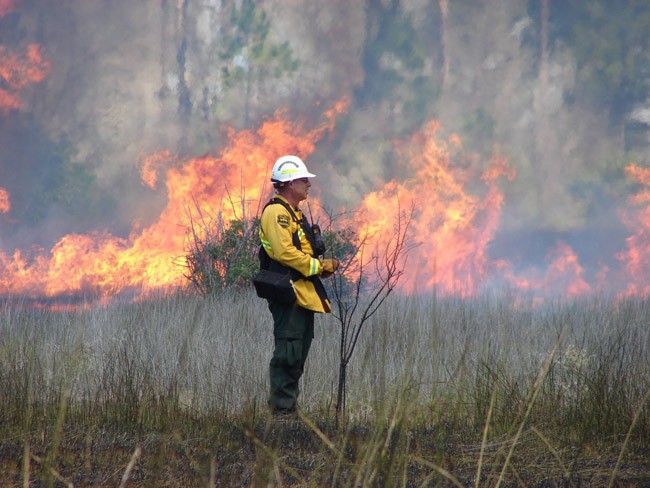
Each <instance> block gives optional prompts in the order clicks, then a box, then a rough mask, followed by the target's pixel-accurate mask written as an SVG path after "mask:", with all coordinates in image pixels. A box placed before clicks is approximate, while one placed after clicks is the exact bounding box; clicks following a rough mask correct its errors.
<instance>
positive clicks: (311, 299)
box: [260, 195, 332, 313]
mask: <svg viewBox="0 0 650 488" xmlns="http://www.w3.org/2000/svg"><path fill="white" fill-rule="evenodd" d="M275 198H280V199H282V200H284V201H285V202H286V201H287V200H286V198H284V197H282V196H280V195H276V196H275ZM287 203H288V202H287ZM294 213H295V214H296V218H298V219H301V218H302V211H301V210H300V209H299V208H298V209H294ZM295 232H298V238H299V239H300V246H301V247H302V250H299V249H298V248H297V247H296V246H295V245H294V244H293V234H294V233H295ZM260 240H261V241H262V245H263V246H264V249H265V250H266V252H267V253H268V255H269V257H270V258H271V259H273V260H274V261H277V262H279V263H280V264H282V265H284V266H288V267H290V268H293V269H295V270H297V271H299V272H300V273H301V274H303V275H304V276H314V275H319V274H320V272H321V265H320V261H319V260H318V259H317V258H314V257H312V254H313V249H312V247H311V244H310V242H309V240H308V239H307V236H306V235H305V233H304V231H303V230H302V229H301V228H300V224H298V222H295V221H294V220H293V218H292V217H291V214H290V213H289V211H288V210H287V209H286V208H284V206H282V205H268V206H267V207H266V208H265V209H264V211H263V212H262V217H261V219H260ZM294 288H295V290H296V297H297V303H298V305H300V306H301V307H303V308H306V309H308V310H313V311H314V312H321V313H329V312H331V311H332V309H331V306H330V303H329V300H321V298H320V296H319V295H318V293H317V292H316V288H315V287H314V284H313V283H312V282H311V281H308V280H304V279H300V280H296V281H294Z"/></svg>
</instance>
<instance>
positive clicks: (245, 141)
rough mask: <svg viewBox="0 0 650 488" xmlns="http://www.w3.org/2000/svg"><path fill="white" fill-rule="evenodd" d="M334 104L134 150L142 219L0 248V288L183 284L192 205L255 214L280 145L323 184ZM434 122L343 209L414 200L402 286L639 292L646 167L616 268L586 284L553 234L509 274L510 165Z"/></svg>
mask: <svg viewBox="0 0 650 488" xmlns="http://www.w3.org/2000/svg"><path fill="white" fill-rule="evenodd" d="M345 109H346V103H345V102H341V103H339V104H338V105H337V106H335V107H334V108H333V109H332V110H330V111H329V112H327V113H326V114H325V115H324V116H323V122H322V123H321V124H320V125H318V126H316V127H315V128H313V129H311V130H308V129H305V128H304V126H303V124H301V123H295V122H290V117H289V114H287V113H286V112H283V111H279V112H277V113H276V114H275V115H274V117H272V118H270V119H269V120H267V121H265V122H264V123H262V124H261V125H260V126H259V128H258V129H257V130H255V131H252V130H243V131H239V132H236V131H232V130H231V131H230V134H229V141H230V142H229V144H228V145H227V147H225V148H224V149H223V150H222V151H221V152H220V153H219V154H218V155H206V156H203V157H199V158H194V159H190V160H186V161H182V160H179V159H178V158H175V157H174V156H173V155H172V154H171V153H170V152H169V151H162V152H160V153H157V154H153V155H151V156H149V157H147V158H145V160H144V161H143V162H142V164H141V175H142V184H143V185H145V186H148V187H150V188H156V187H157V185H159V184H162V183H161V182H162V181H164V185H165V188H166V193H167V205H166V207H165V208H164V210H163V211H162V213H161V214H160V218H159V219H158V221H157V222H155V223H154V224H152V225H150V226H149V227H146V228H143V229H138V228H137V226H135V225H134V230H133V231H132V233H131V235H130V236H129V237H128V238H119V237H115V236H113V235H111V234H110V232H109V231H108V230H102V231H97V232H95V233H92V234H88V235H78V234H77V235H66V236H63V237H62V238H60V240H59V241H58V242H57V243H56V245H55V246H54V247H53V248H52V249H50V250H49V251H46V250H40V251H33V250H31V251H29V252H25V251H23V250H15V251H14V252H13V253H11V254H7V253H5V252H2V253H0V269H1V270H2V272H1V274H0V294H2V295H12V296H27V297H32V298H38V297H50V298H65V297H85V298H86V299H88V300H96V299H108V298H110V297H113V296H116V295H120V294H124V293H130V294H133V295H135V296H140V295H141V294H143V293H147V292H150V291H154V290H164V289H169V288H170V287H179V286H184V285H185V284H186V282H187V280H186V278H185V277H184V275H183V272H184V264H185V261H184V259H185V258H184V250H185V249H186V245H187V238H188V231H189V229H190V215H191V214H192V212H193V211H198V212H205V213H206V214H209V213H211V214H212V215H214V213H215V212H219V213H220V214H221V215H222V217H223V218H224V221H226V222H227V221H229V220H230V219H231V218H241V217H245V216H246V215H247V214H248V216H251V215H255V214H256V213H257V212H259V209H260V202H261V201H264V200H265V199H266V198H268V197H269V195H270V192H271V189H270V187H269V185H268V184H267V183H265V182H267V181H268V178H269V171H270V166H271V165H272V163H273V161H274V160H275V159H276V158H277V157H279V156H280V155H283V154H298V155H300V156H302V157H303V158H305V159H306V160H307V161H308V162H310V163H311V164H310V167H311V168H313V170H314V171H315V172H316V173H319V177H318V179H317V180H316V182H315V183H318V185H315V187H314V188H315V189H316V188H317V187H318V186H322V185H327V184H328V183H329V182H328V175H327V174H323V173H322V172H319V171H318V163H317V162H315V161H310V159H309V156H310V155H311V154H312V153H313V152H314V150H315V145H316V143H317V142H318V141H319V140H321V139H322V138H323V136H324V135H325V134H327V133H328V132H329V131H330V130H332V129H333V128H334V121H335V118H336V116H337V115H338V114H339V113H341V112H342V111H344V110H345ZM440 132H441V126H440V124H439V123H438V122H437V121H431V122H429V123H428V124H427V125H426V126H425V127H424V128H423V129H422V130H421V131H419V132H417V133H416V134H414V135H413V136H411V137H410V138H408V139H407V140H405V141H401V142H398V143H397V150H398V153H399V155H400V168H399V170H400V171H399V172H400V174H401V175H403V177H401V178H397V179H394V180H391V181H388V182H386V183H385V184H384V185H383V187H382V188H380V189H378V190H377V191H374V192H372V193H370V194H368V195H366V196H365V197H364V198H363V201H362V204H361V207H360V208H359V209H357V211H354V212H352V215H353V218H352V223H353V225H355V226H356V227H357V229H358V230H360V231H363V232H370V233H371V234H372V235H375V236H381V235H391V234H392V233H393V232H394V226H395V219H396V217H397V212H396V211H397V209H400V208H402V209H403V208H407V207H411V208H413V209H414V213H413V218H412V221H411V226H410V235H409V237H410V239H412V240H413V242H416V243H417V244H418V245H417V246H416V247H414V248H413V249H412V250H411V251H410V254H409V256H408V262H407V267H406V269H405V275H404V279H403V280H402V289H403V290H404V291H405V292H408V293H414V292H415V293H418V292H424V293H427V292H431V290H434V289H435V290H437V291H439V292H441V293H444V294H460V295H462V296H472V295H475V294H477V293H480V292H481V291H482V290H484V289H485V287H486V286H490V285H491V284H493V283H502V284H503V283H506V284H508V285H509V286H511V287H514V288H516V289H519V290H524V291H526V292H531V293H533V294H537V295H539V294H545V293H549V292H551V293H562V294H564V295H565V296H580V295H585V294H590V293H593V292H596V291H602V286H603V283H605V282H606V281H607V282H610V283H611V279H606V278H611V277H612V276H615V275H616V278H617V279H618V280H620V279H621V278H624V279H625V281H619V283H620V286H619V290H620V291H621V292H624V293H628V294H642V295H647V294H648V293H649V292H650V281H649V279H648V277H649V276H650V258H649V257H650V240H649V238H648V236H649V235H650V188H649V187H650V169H644V168H640V167H638V166H635V165H630V166H629V168H628V174H629V176H630V177H631V178H633V179H634V180H635V181H636V182H638V183H639V184H640V186H641V191H640V192H639V193H638V194H636V195H635V196H633V197H631V198H630V202H629V203H630V207H629V208H628V210H627V213H626V214H625V215H624V219H625V222H626V223H627V224H628V225H629V227H630V229H632V230H631V232H630V236H629V237H628V238H627V240H626V244H625V246H626V247H625V249H623V250H621V252H620V253H619V254H618V255H617V259H618V261H619V262H620V263H621V269H620V270H618V271H616V273H615V272H614V271H610V270H608V269H601V270H597V273H596V275H597V276H599V277H600V278H599V279H598V282H594V283H589V282H588V281H587V280H586V278H585V271H584V269H583V267H582V266H581V265H580V262H579V259H578V257H577V255H576V253H575V252H574V251H573V250H572V249H571V247H570V246H569V245H568V244H566V243H563V242H558V243H557V245H556V246H555V248H554V249H552V250H551V251H550V253H549V263H548V266H547V268H546V270H545V271H544V270H542V271H540V270H539V269H537V270H536V271H534V272H532V271H530V272H521V273H515V272H514V271H513V269H512V266H511V264H510V263H509V262H508V261H504V260H494V259H491V258H490V255H489V246H490V243H491V242H492V240H493V238H494V236H495V233H496V232H497V231H498V228H499V222H500V215H501V208H502V205H503V203H504V195H503V192H502V190H501V189H500V186H501V185H502V184H506V183H507V182H508V181H510V180H513V179H514V178H516V175H515V172H514V170H513V169H512V168H511V166H510V165H509V164H508V162H507V161H506V160H505V158H503V157H501V156H500V155H499V154H498V153H495V155H494V156H493V157H492V158H491V159H490V160H489V161H487V162H486V163H482V162H481V161H480V160H479V159H478V158H477V157H476V156H474V155H471V154H466V153H465V152H464V150H463V147H462V143H461V141H460V139H459V138H458V137H457V136H454V135H452V136H450V137H448V138H446V139H445V138H443V137H442V136H441V135H440ZM470 188H472V189H473V191H471V192H470V191H469V189H470ZM233 202H237V204H236V205H233ZM315 203H317V202H316V198H313V199H312V205H314V204H315ZM0 210H1V211H3V212H10V201H9V194H8V193H7V192H6V191H5V190H2V191H0Z"/></svg>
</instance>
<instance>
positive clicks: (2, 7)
mask: <svg viewBox="0 0 650 488" xmlns="http://www.w3.org/2000/svg"><path fill="white" fill-rule="evenodd" d="M13 9H14V0H0V18H1V17H4V16H5V15H7V14H8V13H9V12H11V11H12V10H13Z"/></svg>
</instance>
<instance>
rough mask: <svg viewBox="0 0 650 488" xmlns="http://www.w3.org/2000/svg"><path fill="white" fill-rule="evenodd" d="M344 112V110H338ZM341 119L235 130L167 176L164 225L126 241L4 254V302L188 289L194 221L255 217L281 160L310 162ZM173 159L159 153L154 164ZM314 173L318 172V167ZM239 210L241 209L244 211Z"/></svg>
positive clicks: (75, 239) (86, 238) (280, 118)
mask: <svg viewBox="0 0 650 488" xmlns="http://www.w3.org/2000/svg"><path fill="white" fill-rule="evenodd" d="M344 108H346V105H345V104H343V105H341V106H340V109H341V110H342V109H344ZM337 114H338V112H336V111H334V112H331V113H329V114H328V116H327V117H325V119H324V121H323V122H322V124H321V125H319V126H317V127H316V128H314V129H312V130H310V131H305V130H304V129H303V127H302V124H300V123H296V124H292V123H290V122H289V121H288V120H287V119H286V117H284V115H285V114H284V112H278V113H276V114H275V116H274V117H273V118H272V119H269V120H267V121H266V122H264V123H263V124H262V125H261V126H260V127H259V129H258V130H257V131H249V130H243V131H240V132H235V131H234V130H230V131H229V132H230V144H229V145H228V147H226V148H225V149H224V150H223V151H222V152H221V154H220V155H219V156H215V155H205V156H202V157H199V158H194V159H191V160H189V161H187V162H185V163H184V164H183V165H182V166H179V167H172V168H170V169H168V170H167V172H166V183H165V184H166V189H167V199H168V203H167V206H166V208H165V209H164V210H163V212H162V213H161V216H160V219H159V220H158V221H157V222H156V223H154V224H153V225H151V226H150V227H147V228H144V229H142V230H141V231H137V232H136V231H133V232H132V234H131V236H129V238H128V239H123V238H118V237H115V236H112V235H110V234H109V233H108V232H98V233H95V234H91V235H79V234H71V235H66V236H64V237H63V238H61V239H60V240H59V241H58V242H57V243H56V245H55V246H54V247H53V248H52V249H51V250H50V252H49V253H43V252H38V251H36V252H35V253H34V255H33V256H24V255H23V253H22V252H20V251H15V252H14V254H13V255H12V256H8V255H6V254H4V253H0V294H13V295H25V296H30V297H37V296H46V297H57V296H58V297H65V296H79V295H83V296H86V297H90V298H92V297H110V296H114V295H117V294H121V293H126V292H131V293H135V294H139V293H141V292H142V291H152V290H155V289H165V288H168V287H176V286H182V285H184V284H185V283H186V280H185V278H184V277H183V271H184V264H185V258H184V255H183V253H184V250H185V249H186V247H185V244H186V237H187V231H188V227H189V225H190V223H189V213H190V212H191V211H202V212H214V211H215V210H217V211H219V212H221V215H222V217H223V219H224V221H225V222H228V221H229V220H230V219H231V218H233V217H236V216H237V217H241V216H242V213H247V214H248V215H254V214H255V211H256V210H257V208H259V206H260V202H261V200H262V199H265V198H266V197H268V196H269V195H268V190H269V189H268V188H266V185H265V184H264V182H266V181H268V180H269V173H270V168H269V164H272V162H273V161H275V160H276V159H277V158H278V157H279V156H280V155H282V154H288V153H291V154H297V155H299V156H302V157H306V156H308V155H309V154H311V153H312V152H313V151H314V145H315V143H316V142H317V141H318V140H319V139H320V138H322V137H323V135H324V134H325V133H326V132H327V130H328V129H329V128H330V127H331V124H332V121H331V118H332V117H334V116H336V115H337ZM161 154H162V155H163V157H162V159H161ZM167 157H168V154H167V153H160V154H158V155H155V157H154V159H155V160H156V161H162V160H164V159H165V158H167ZM310 167H313V168H314V170H315V171H318V167H317V164H314V163H311V164H310ZM233 202H236V203H239V202H242V203H243V207H244V208H237V207H236V206H234V205H231V203H233Z"/></svg>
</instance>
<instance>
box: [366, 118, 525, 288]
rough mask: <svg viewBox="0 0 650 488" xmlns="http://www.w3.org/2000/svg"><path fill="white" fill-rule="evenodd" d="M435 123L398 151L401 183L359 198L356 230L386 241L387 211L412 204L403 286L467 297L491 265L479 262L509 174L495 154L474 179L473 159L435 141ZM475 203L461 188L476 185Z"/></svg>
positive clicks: (452, 144) (455, 143) (458, 147)
mask: <svg viewBox="0 0 650 488" xmlns="http://www.w3.org/2000/svg"><path fill="white" fill-rule="evenodd" d="M439 130H440V124H439V123H438V122H437V121H432V122H429V123H428V124H427V125H426V126H425V128H424V129H423V130H422V131H420V132H418V133H416V134H415V135H413V136H412V137H411V138H410V139H409V140H408V141H406V142H404V143H400V144H399V145H398V148H399V152H400V156H401V165H400V172H402V173H403V174H404V175H405V177H404V178H403V179H402V181H399V182H398V181H396V180H394V181H391V182H389V183H387V184H386V185H385V186H384V188H383V189H381V190H379V191H377V192H373V193H371V194H369V195H367V196H366V197H365V198H364V201H363V204H362V208H361V213H360V215H361V217H360V220H361V222H362V224H361V227H362V228H364V229H366V230H367V232H368V235H375V234H376V235H382V234H383V235H390V234H391V232H392V227H393V225H394V218H395V215H394V213H393V212H391V211H390V210H391V209H396V208H398V207H400V206H401V207H405V206H408V205H413V206H414V208H415V214H414V217H413V220H412V222H411V230H412V234H411V236H410V237H411V238H412V239H413V240H414V241H416V242H418V243H419V244H420V245H419V246H418V247H416V248H415V249H413V250H412V251H411V253H410V254H409V256H408V263H409V264H408V267H407V268H406V269H405V275H404V280H403V281H402V284H403V285H405V286H413V289H414V290H415V291H419V292H422V291H427V290H432V289H433V288H434V287H435V288H437V289H438V290H440V291H442V292H443V293H459V294H461V295H471V294H474V293H475V292H476V291H477V289H478V287H479V286H480V285H481V284H482V281H483V280H484V278H485V277H486V273H487V272H488V271H489V268H490V267H491V266H492V265H493V264H495V263H490V261H489V259H488V258H487V255H486V251H487V245H488V243H489V242H490V240H491V239H492V238H493V236H494V233H495V231H496V229H497V226H498V221H499V215H500V212H501V206H502V204H503V194H502V193H501V191H500V190H499V188H498V179H499V177H500V176H505V177H506V178H507V179H509V180H511V179H513V178H514V176H515V173H514V170H513V169H512V168H510V167H509V166H508V164H507V163H506V161H505V159H503V158H501V157H499V156H498V155H495V156H494V157H493V158H492V160H491V161H490V162H489V164H488V166H487V168H486V169H485V171H483V172H482V173H481V172H480V171H479V170H478V169H477V168H476V166H477V163H478V161H477V160H476V158H473V157H470V158H466V157H464V156H463V154H462V144H461V142H460V139H459V138H458V137H457V136H455V135H452V136H451V137H450V138H449V140H448V141H445V140H442V139H440V138H439V137H438V132H439ZM481 180H482V188H479V190H481V191H482V193H483V197H482V198H481V197H479V196H476V195H471V194H469V193H468V192H467V190H466V187H467V186H468V185H470V184H473V185H477V186H478V184H480V182H481Z"/></svg>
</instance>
